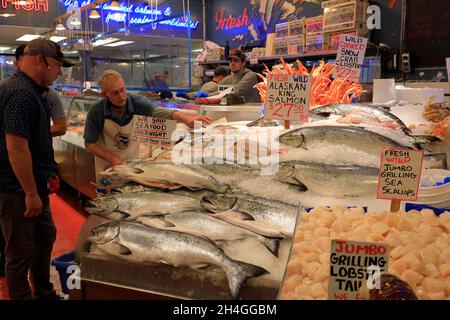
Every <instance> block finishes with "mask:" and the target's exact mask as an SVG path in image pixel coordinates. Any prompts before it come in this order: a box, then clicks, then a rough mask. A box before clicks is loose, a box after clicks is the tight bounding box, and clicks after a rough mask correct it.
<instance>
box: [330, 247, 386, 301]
mask: <svg viewBox="0 0 450 320" xmlns="http://www.w3.org/2000/svg"><path fill="white" fill-rule="evenodd" d="M388 263H389V245H387V244H382V243H369V242H356V241H346V240H332V242H331V253H330V277H329V280H328V300H364V294H363V293H364V292H366V289H369V290H370V289H376V288H379V287H380V285H381V283H380V281H381V273H382V272H385V271H387V270H388Z"/></svg>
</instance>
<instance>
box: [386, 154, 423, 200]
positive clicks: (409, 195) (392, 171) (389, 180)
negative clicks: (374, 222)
mask: <svg viewBox="0 0 450 320" xmlns="http://www.w3.org/2000/svg"><path fill="white" fill-rule="evenodd" d="M422 161H423V151H419V150H409V149H383V151H382V154H381V165H380V174H379V176H378V192H377V198H378V199H387V200H408V201H417V194H418V190H419V182H420V175H421V172H422Z"/></svg>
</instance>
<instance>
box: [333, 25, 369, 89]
mask: <svg viewBox="0 0 450 320" xmlns="http://www.w3.org/2000/svg"><path fill="white" fill-rule="evenodd" d="M366 47H367V38H362V37H357V36H352V35H348V34H341V37H340V39H339V46H338V51H337V57H336V62H335V67H334V71H333V77H334V78H335V79H338V78H339V79H344V78H347V79H348V80H349V81H353V82H359V75H360V73H361V66H362V64H363V62H364V55H365V54H366Z"/></svg>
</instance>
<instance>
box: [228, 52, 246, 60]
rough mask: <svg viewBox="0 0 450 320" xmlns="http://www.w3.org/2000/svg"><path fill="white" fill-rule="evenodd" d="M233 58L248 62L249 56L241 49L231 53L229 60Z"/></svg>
mask: <svg viewBox="0 0 450 320" xmlns="http://www.w3.org/2000/svg"><path fill="white" fill-rule="evenodd" d="M232 58H236V59H240V60H241V61H245V60H247V56H246V55H245V53H244V52H242V50H239V49H233V50H231V51H230V55H229V57H228V60H231V59H232Z"/></svg>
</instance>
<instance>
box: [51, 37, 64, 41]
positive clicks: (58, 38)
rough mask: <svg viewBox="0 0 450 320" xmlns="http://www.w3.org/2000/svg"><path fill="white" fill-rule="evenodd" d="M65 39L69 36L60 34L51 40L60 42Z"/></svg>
mask: <svg viewBox="0 0 450 320" xmlns="http://www.w3.org/2000/svg"><path fill="white" fill-rule="evenodd" d="M64 39H67V37H59V36H53V37H50V40H52V41H53V42H60V41H63V40H64Z"/></svg>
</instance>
